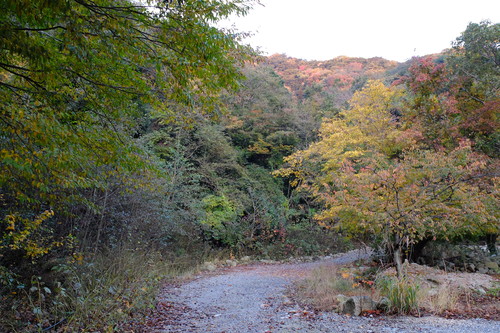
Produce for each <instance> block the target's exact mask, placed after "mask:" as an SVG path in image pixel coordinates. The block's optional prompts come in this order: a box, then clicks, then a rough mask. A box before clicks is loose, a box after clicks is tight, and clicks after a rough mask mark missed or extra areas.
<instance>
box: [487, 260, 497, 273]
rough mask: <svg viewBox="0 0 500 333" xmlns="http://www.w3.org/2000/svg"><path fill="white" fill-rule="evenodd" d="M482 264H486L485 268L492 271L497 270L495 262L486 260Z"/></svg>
mask: <svg viewBox="0 0 500 333" xmlns="http://www.w3.org/2000/svg"><path fill="white" fill-rule="evenodd" d="M484 266H486V267H487V268H489V269H491V270H492V271H494V272H496V271H498V264H497V263H496V262H493V261H486V262H485V263H484Z"/></svg>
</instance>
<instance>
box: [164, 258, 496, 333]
mask: <svg viewBox="0 0 500 333" xmlns="http://www.w3.org/2000/svg"><path fill="white" fill-rule="evenodd" d="M367 256H369V253H368V252H367V251H363V250H356V251H351V252H348V253H345V254H341V255H336V256H334V257H327V258H324V259H322V260H320V261H316V262H309V263H294V264H263V263H257V264H251V265H246V266H238V267H234V268H231V269H229V270H224V271H218V272H216V274H208V275H207V274H205V275H201V276H200V277H198V278H196V279H194V280H192V281H191V282H189V283H186V284H184V285H182V286H180V287H176V288H167V289H166V290H164V292H163V294H162V296H160V298H161V299H160V301H161V302H162V303H163V304H166V305H167V306H168V308H169V309H171V310H169V311H168V313H170V314H171V318H167V319H166V320H164V323H165V324H164V326H163V327H162V329H161V330H158V331H157V332H158V333H159V332H162V333H167V332H169V333H170V332H217V333H222V332H225V333H232V332H238V333H247V332H248V333H254V332H255V333H264V332H273V333H275V332H282V333H285V332H364V333H366V332H447V333H450V332H451V333H459V332H464V333H465V332H467V333H473V332H478V333H490V332H491V333H499V332H500V322H498V321H488V320H484V319H469V320H452V319H443V318H438V317H431V316H428V317H420V318H415V317H390V316H388V317H387V316H381V317H374V318H369V317H348V316H343V315H338V314H336V313H312V312H309V311H306V310H304V309H301V308H300V307H299V306H298V305H297V304H295V303H293V302H291V301H290V300H289V299H287V297H286V296H285V295H284V292H285V290H286V288H287V287H288V286H289V285H290V284H291V283H292V282H293V281H294V280H297V279H301V278H303V277H305V276H306V275H307V273H308V272H309V271H310V270H311V269H313V268H315V267H318V266H319V265H337V264H346V263H349V262H352V261H355V260H357V259H361V258H366V257H367ZM170 314H167V316H170Z"/></svg>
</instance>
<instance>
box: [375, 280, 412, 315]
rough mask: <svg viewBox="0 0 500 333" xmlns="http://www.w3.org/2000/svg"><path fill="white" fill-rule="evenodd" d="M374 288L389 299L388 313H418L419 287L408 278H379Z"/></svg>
mask: <svg viewBox="0 0 500 333" xmlns="http://www.w3.org/2000/svg"><path fill="white" fill-rule="evenodd" d="M376 287H377V289H378V290H379V291H380V293H381V294H382V295H383V296H386V297H387V298H388V299H389V309H388V310H389V312H393V313H397V314H409V313H414V312H417V313H418V312H419V297H418V294H419V290H420V286H419V285H417V284H415V283H414V282H413V281H411V280H409V279H408V278H405V277H402V278H396V277H387V276H384V277H380V278H377V280H376Z"/></svg>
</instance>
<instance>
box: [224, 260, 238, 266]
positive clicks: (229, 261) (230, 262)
mask: <svg viewBox="0 0 500 333" xmlns="http://www.w3.org/2000/svg"><path fill="white" fill-rule="evenodd" d="M237 264H238V263H237V262H236V261H234V260H229V259H228V260H226V265H228V266H231V267H234V266H236V265H237Z"/></svg>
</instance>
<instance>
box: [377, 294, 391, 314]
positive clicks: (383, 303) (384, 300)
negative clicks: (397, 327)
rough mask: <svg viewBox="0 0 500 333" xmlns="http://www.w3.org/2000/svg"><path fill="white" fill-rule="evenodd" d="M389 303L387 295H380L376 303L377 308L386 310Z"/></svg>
mask: <svg viewBox="0 0 500 333" xmlns="http://www.w3.org/2000/svg"><path fill="white" fill-rule="evenodd" d="M390 305H391V301H389V299H388V298H387V297H382V298H381V299H380V300H379V301H378V302H377V305H376V308H377V310H382V311H387V310H388V309H389V306H390Z"/></svg>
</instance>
